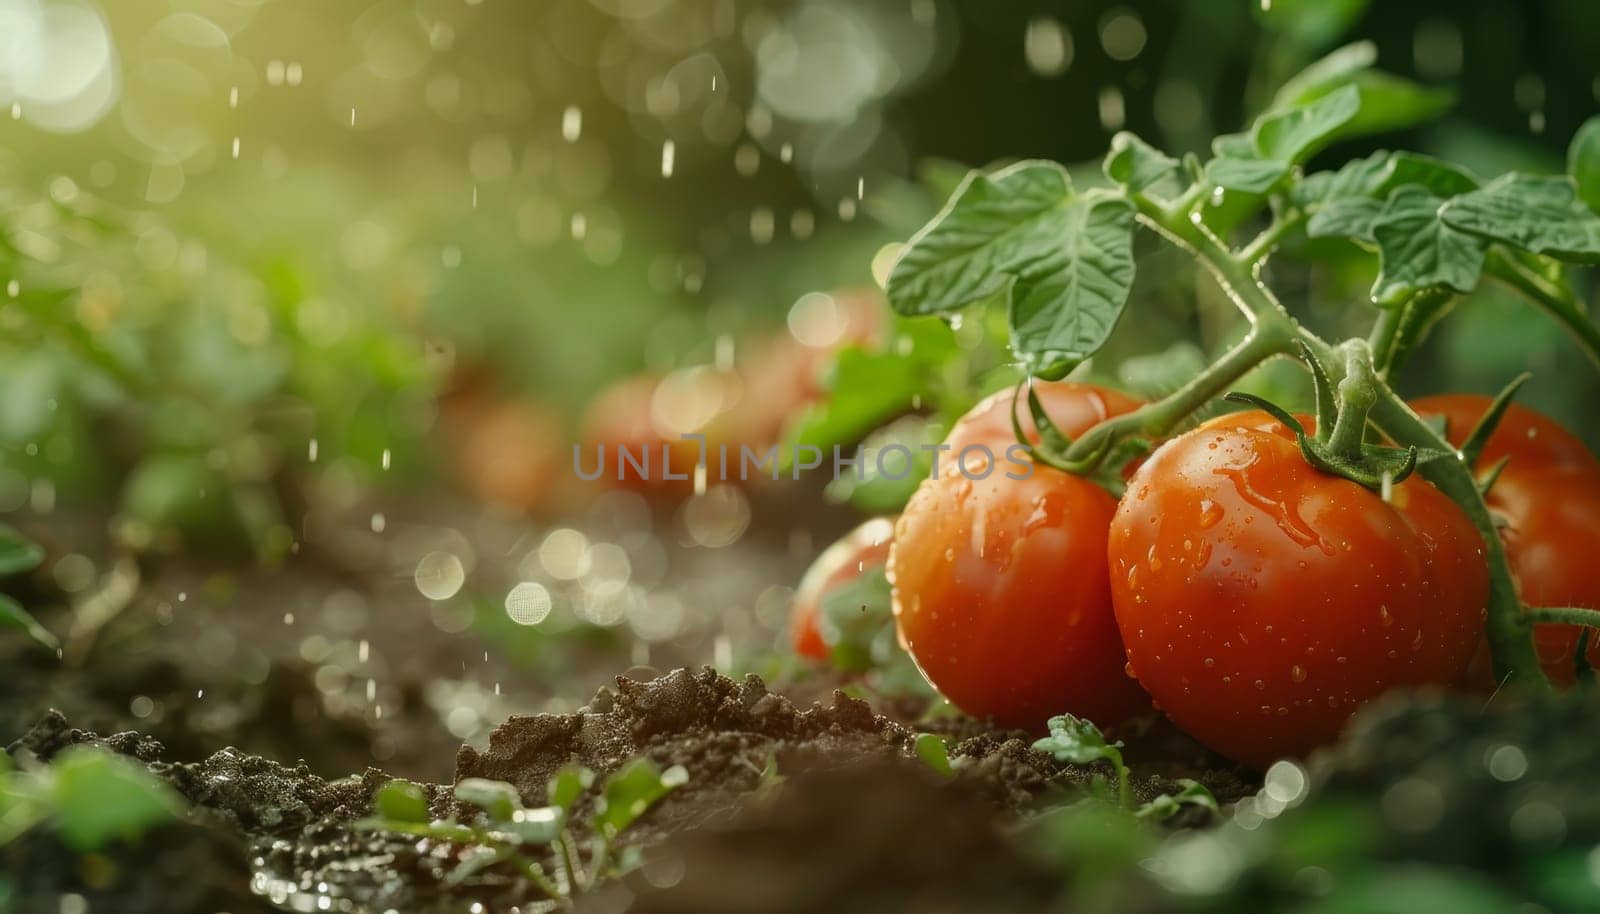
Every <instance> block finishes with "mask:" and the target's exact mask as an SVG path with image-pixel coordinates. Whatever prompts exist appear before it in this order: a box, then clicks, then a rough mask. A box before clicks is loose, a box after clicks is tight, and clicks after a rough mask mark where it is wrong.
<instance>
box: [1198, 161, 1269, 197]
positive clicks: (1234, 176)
mask: <svg viewBox="0 0 1600 914" xmlns="http://www.w3.org/2000/svg"><path fill="white" fill-rule="evenodd" d="M1288 173H1289V165H1288V163H1286V162H1276V161H1273V160H1271V159H1258V158H1254V157H1251V158H1248V159H1241V158H1233V157H1231V156H1228V157H1224V158H1220V159H1212V160H1211V161H1209V162H1207V163H1206V180H1208V181H1210V182H1211V183H1212V184H1215V185H1217V186H1218V187H1222V188H1225V189H1227V190H1234V191H1243V192H1245V193H1251V194H1264V193H1266V192H1267V191H1270V190H1272V188H1273V187H1275V186H1276V185H1277V183H1278V182H1279V181H1281V180H1283V176H1284V175H1286V174H1288Z"/></svg>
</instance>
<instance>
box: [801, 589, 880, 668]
mask: <svg viewBox="0 0 1600 914" xmlns="http://www.w3.org/2000/svg"><path fill="white" fill-rule="evenodd" d="M890 604H891V594H890V589H889V579H888V576H887V575H886V574H885V572H884V569H883V568H882V567H881V566H880V567H877V568H868V569H866V570H865V571H863V572H861V574H859V575H857V576H856V577H855V578H854V579H853V580H851V581H849V582H847V583H845V584H842V585H840V586H838V587H836V588H834V589H833V590H831V591H829V592H828V593H827V594H826V595H824V596H823V598H822V610H821V612H820V613H818V617H817V630H818V631H819V632H821V634H822V641H823V643H824V644H826V645H828V651H829V656H830V658H831V659H832V661H833V665H834V666H836V667H838V668H840V669H843V670H851V671H859V670H867V669H871V668H872V667H874V666H876V665H877V662H878V659H879V658H878V657H877V653H878V644H879V642H880V640H881V638H882V635H883V632H884V631H885V630H886V629H888V628H892V627H893V626H894V616H893V614H892V612H891V609H890Z"/></svg>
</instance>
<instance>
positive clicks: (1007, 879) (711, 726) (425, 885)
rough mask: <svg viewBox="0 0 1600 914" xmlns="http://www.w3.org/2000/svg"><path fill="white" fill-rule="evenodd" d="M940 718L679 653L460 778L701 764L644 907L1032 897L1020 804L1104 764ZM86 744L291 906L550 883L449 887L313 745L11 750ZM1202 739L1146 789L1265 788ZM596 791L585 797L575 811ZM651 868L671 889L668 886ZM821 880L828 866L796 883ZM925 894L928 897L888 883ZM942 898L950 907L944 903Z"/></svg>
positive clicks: (1004, 903) (436, 848) (664, 825)
mask: <svg viewBox="0 0 1600 914" xmlns="http://www.w3.org/2000/svg"><path fill="white" fill-rule="evenodd" d="M941 726H942V727H943V728H944V729H947V730H949V731H952V732H968V733H971V732H977V733H978V734H979V735H973V736H968V737H967V738H964V739H961V740H960V741H959V742H957V743H956V744H955V745H954V747H953V748H952V750H951V753H950V755H951V760H952V763H953V765H954V767H955V775H954V777H953V778H950V779H948V780H946V779H943V778H941V777H939V776H937V775H936V774H935V773H934V772H932V771H931V770H930V769H929V768H927V767H926V766H925V765H923V764H922V763H921V762H919V761H917V760H916V758H915V754H914V751H913V748H912V747H913V743H914V741H915V737H916V735H917V730H916V729H914V728H912V727H911V726H908V725H907V724H904V723H901V722H897V721H895V720H891V719H890V718H887V717H884V716H882V715H878V714H875V713H874V712H873V711H872V708H871V707H870V706H869V705H868V704H867V703H866V702H864V701H860V700H857V699H853V698H850V697H848V696H846V695H845V694H844V693H842V692H835V694H834V696H833V700H832V702H831V703H829V704H813V705H812V706H810V707H808V708H798V707H796V706H795V705H794V704H793V703H792V702H790V701H789V700H788V699H787V698H785V697H783V696H782V695H779V694H776V693H774V692H772V691H769V690H768V688H767V687H766V685H765V684H764V683H763V682H762V681H761V680H760V679H759V678H758V677H755V676H747V677H745V679H744V680H743V681H740V682H735V681H734V680H731V679H729V678H727V677H725V676H721V675H719V674H718V673H716V672H715V671H713V670H710V669H703V670H700V671H697V672H691V671H689V670H683V669H680V670H676V671H673V672H671V673H668V674H666V675H664V676H660V677H658V678H656V679H654V680H651V681H647V682H639V681H634V680H629V679H621V678H619V679H618V680H617V684H616V687H615V688H614V689H610V688H608V689H602V690H601V691H600V692H599V693H598V694H597V695H596V696H595V697H594V699H593V700H592V701H591V702H590V704H589V705H588V706H586V707H585V708H583V709H581V710H579V711H578V712H576V713H573V714H563V715H557V714H541V715H534V716H518V717H512V718H511V719H509V720H508V721H506V722H505V723H504V724H502V725H501V726H500V727H499V728H498V729H496V730H495V731H494V732H493V733H492V734H491V736H490V739H489V744H488V746H487V748H485V749H483V750H478V749H474V748H472V747H471V746H464V747H462V748H461V750H460V752H459V753H458V756H457V760H456V779H457V780H458V781H459V780H460V779H461V778H465V777H480V778H490V779H494V780H502V781H507V782H509V783H511V784H513V785H515V786H516V787H517V788H518V790H519V791H520V792H521V793H522V794H523V796H524V799H525V801H526V802H527V803H528V804H529V805H543V803H544V802H545V799H544V797H545V794H546V784H547V782H548V780H549V778H550V777H551V775H552V774H554V773H555V772H556V771H557V770H558V769H560V768H561V767H562V766H565V765H568V764H572V763H578V764H582V765H584V766H586V767H588V768H590V769H592V770H593V771H595V772H596V774H597V775H599V776H600V778H599V779H598V780H603V778H604V776H605V775H606V774H609V773H611V772H613V771H615V770H616V769H618V768H619V767H621V766H622V765H623V764H624V763H626V762H628V761H629V760H631V759H634V758H637V757H645V758H649V759H651V760H652V761H654V762H655V763H657V764H658V765H660V766H662V767H667V766H672V765H682V766H683V767H684V768H685V769H686V770H687V771H688V773H689V779H688V782H687V783H686V784H685V785H684V786H682V787H681V788H679V789H678V790H676V791H674V792H672V793H671V794H669V795H668V796H667V797H666V799H664V800H663V801H662V802H661V803H660V804H658V806H657V807H656V808H654V809H652V810H651V811H650V812H649V813H648V814H647V815H646V816H645V817H644V818H643V819H641V820H640V822H639V823H638V824H637V825H635V827H633V828H632V829H630V830H629V832H628V833H627V834H626V836H625V837H626V839H627V841H628V842H629V843H636V844H645V845H660V844H661V843H662V842H664V841H668V840H669V839H674V840H672V843H671V844H669V845H668V846H667V848H666V850H665V852H664V853H665V854H666V856H665V857H663V858H661V859H660V860H657V859H656V858H655V856H654V853H655V851H654V850H652V853H651V855H649V856H647V859H648V860H651V861H653V862H652V863H651V864H650V865H649V866H647V867H646V869H645V870H644V871H643V876H642V877H641V878H643V879H644V880H645V881H644V882H643V883H639V882H638V880H635V883H636V885H634V886H632V887H630V886H618V887H617V888H615V889H614V890H613V891H612V893H611V894H607V895H603V896H601V897H600V898H598V899H595V902H596V903H599V902H603V901H605V900H606V899H607V898H609V899H610V900H611V901H619V900H621V899H619V898H618V897H616V893H618V892H625V893H628V894H629V896H630V897H631V896H632V894H633V893H634V892H635V891H636V890H637V891H640V892H644V894H643V895H642V896H641V898H640V900H639V903H640V904H641V905H644V906H645V907H644V908H643V909H644V910H660V911H680V910H681V911H690V910H694V911H706V912H714V911H723V910H726V911H767V910H772V911H812V910H816V911H824V910H826V911H855V910H860V911H877V910H888V909H897V910H917V911H922V910H928V911H944V910H951V911H955V910H962V911H985V910H997V911H998V910H1027V909H1029V907H1030V906H1031V904H1032V902H1035V901H1038V900H1040V899H1041V898H1042V897H1043V896H1042V895H1041V894H1040V893H1042V892H1044V890H1045V888H1046V887H1047V880H1045V879H1044V877H1043V875H1042V874H1040V873H1038V872H1036V871H1035V869H1034V868H1033V865H1032V864H1031V863H1029V862H1028V861H1027V860H1025V859H1024V858H1023V857H1021V856H1019V855H1018V854H1017V853H1016V852H1015V851H1014V850H1013V849H1012V848H1011V846H1010V845H1009V844H1008V843H1007V842H1006V841H1005V840H1004V839H1003V837H1002V834H1001V830H1002V829H1003V827H1004V824H1005V822H1006V820H1007V818H1008V816H1010V815H1011V814H1012V813H1015V812H1019V811H1022V810H1025V809H1027V808H1029V807H1030V806H1032V805H1034V804H1035V803H1036V802H1037V801H1038V799H1039V798H1040V797H1041V796H1042V795H1044V794H1046V793H1049V792H1054V791H1070V790H1072V789H1074V788H1076V787H1081V786H1083V785H1084V784H1086V783H1087V782H1088V781H1089V780H1090V779H1091V778H1093V777H1095V776H1096V773H1097V772H1096V771H1095V770H1093V769H1088V768H1084V767H1082V766H1074V765H1068V764H1063V763H1059V762H1056V761H1055V760H1054V759H1053V758H1051V757H1049V756H1047V755H1045V754H1043V753H1038V752H1034V751H1033V750H1032V749H1031V748H1030V743H1031V738H1029V737H1027V736H1026V735H1025V734H1018V733H986V732H982V728H981V726H978V725H975V724H973V723H971V722H966V723H959V722H950V721H946V722H944V723H942V724H941ZM1157 734H1158V735H1159V734H1160V731H1157ZM1147 735H1149V734H1147ZM1163 738H1165V739H1171V736H1170V734H1166V735H1165V736H1164V737H1163ZM1151 742H1152V744H1156V743H1157V742H1158V741H1157V740H1156V739H1152V740H1151ZM78 743H93V744H96V745H100V746H102V747H104V748H107V749H110V750H112V751H116V752H119V753H122V754H125V755H129V756H132V757H134V758H137V759H139V760H140V761H143V762H144V763H146V764H147V765H148V766H149V767H150V769H151V770H152V771H153V772H155V773H156V774H158V775H159V776H161V777H164V778H165V779H167V780H168V781H170V782H171V783H172V784H173V785H174V786H175V787H176V788H177V789H178V791H179V792H180V793H182V794H183V795H184V796H185V797H186V798H187V799H188V800H189V802H190V803H192V804H193V805H194V807H195V809H196V819H197V821H199V822H201V823H203V824H205V825H207V826H208V827H209V828H210V829H211V830H212V831H214V832H215V833H217V834H220V835H224V836H227V839H228V840H232V841H236V842H237V843H238V845H239V846H240V847H248V848H249V851H248V856H249V859H250V862H251V868H252V870H253V873H252V878H251V881H250V886H251V888H253V889H254V890H255V891H256V892H257V893H258V894H261V895H264V896H266V897H268V898H269V899H270V900H271V901H273V902H274V903H276V904H278V905H280V906H286V907H289V908H294V907H295V906H301V907H302V908H304V906H306V905H311V906H312V907H315V906H316V905H317V904H319V903H321V901H322V900H323V899H327V900H328V903H329V904H331V905H332V908H333V909H334V910H374V911H382V910H386V909H389V908H393V909H396V910H403V911H424V910H435V909H454V908H458V907H459V906H460V905H461V904H462V903H463V902H466V901H479V902H481V903H483V904H484V905H485V907H486V908H487V909H488V910H491V911H493V910H503V909H505V908H507V907H511V906H515V905H518V904H526V903H528V902H530V901H535V900H537V898H538V895H537V894H536V893H535V892H533V890H531V889H530V887H529V886H528V885H527V884H526V883H524V882H522V881H521V880H520V879H518V878H516V877H514V876H512V875H510V874H509V873H501V872H497V871H495V870H494V869H490V870H487V871H485V872H484V873H482V874H479V875H478V876H476V877H474V878H473V879H472V880H469V881H468V882H467V883H466V884H465V885H462V886H460V887H456V888H452V889H446V888H445V887H444V878H445V877H446V876H447V875H448V874H449V872H450V871H451V869H452V868H453V864H454V861H455V855H456V852H457V851H456V849H454V848H451V847H449V846H440V845H438V844H436V843H432V842H429V841H417V840H414V839H404V838H400V837H398V836H389V835H384V834H373V833H369V832H364V831H360V830H357V829H355V828H354V827H353V823H354V822H355V821H356V820H357V819H359V818H361V817H363V816H365V815H368V814H369V813H370V810H371V798H372V795H373V792H374V791H375V790H376V789H377V788H378V787H379V786H380V785H381V784H383V783H384V782H385V781H386V780H387V779H388V775H386V774H385V773H383V772H382V771H379V770H378V769H375V768H368V769H367V770H365V771H364V772H362V773H360V774H353V775H350V776H347V777H344V778H339V779H337V780H328V779H325V778H322V777H319V776H318V775H316V774H314V773H313V772H312V771H311V769H310V768H309V767H308V766H307V765H305V764H304V763H300V764H297V765H293V766H288V765H283V764H279V763H277V762H273V761H270V760H268V759H264V758H261V757H259V756H254V755H248V754H245V753H242V752H239V751H237V750H234V749H231V748H228V749H223V750H220V751H218V752H215V753H213V754H212V755H211V756H210V757H209V758H207V759H205V760H204V761H202V762H194V763H184V762H173V761H169V760H166V759H165V758H164V755H165V750H164V748H163V747H162V745H161V744H160V743H159V742H157V741H156V740H154V739H151V738H149V737H145V736H142V735H140V734H137V733H132V732H128V733H120V734H116V735H112V736H107V737H100V736H98V735H96V734H94V733H91V732H87V731H84V730H78V729H74V728H72V727H71V726H70V725H69V724H68V723H67V721H66V719H65V718H64V717H62V716H61V715H60V714H59V713H51V714H49V715H47V716H46V717H45V718H44V719H43V720H41V721H40V722H39V723H37V724H36V725H35V726H34V727H33V728H32V729H31V730H29V732H28V733H27V735H26V736H24V737H23V739H22V740H20V741H19V742H18V743H17V744H16V745H14V746H13V747H12V749H11V751H12V752H13V753H19V752H26V753H32V754H33V755H36V756H38V757H39V758H40V759H45V760H48V759H49V758H50V757H51V756H53V755H54V754H56V753H57V752H59V751H61V750H62V749H64V748H66V747H67V746H71V745H75V744H78ZM1175 745H1179V746H1183V744H1182V743H1181V742H1179V743H1176V744H1175ZM1193 751H1194V750H1193V747H1192V745H1189V746H1187V747H1185V748H1183V750H1182V751H1179V752H1177V753H1176V754H1173V753H1170V752H1169V754H1168V755H1167V756H1164V757H1165V758H1167V759H1169V761H1168V762H1167V763H1165V764H1163V765H1155V766H1149V771H1148V773H1147V772H1146V771H1144V770H1136V777H1135V783H1136V793H1137V794H1138V795H1139V796H1140V797H1141V798H1145V797H1148V796H1151V795H1154V794H1156V793H1160V792H1165V791H1168V790H1170V789H1172V784H1171V781H1170V780H1169V778H1170V777H1171V776H1172V775H1173V774H1177V773H1182V774H1185V775H1187V776H1194V777H1198V778H1200V779H1202V780H1204V781H1205V782H1206V783H1207V784H1208V785H1209V786H1210V787H1211V788H1212V789H1213V791H1214V792H1215V793H1216V794H1217V796H1218V798H1219V799H1220V800H1223V801H1224V802H1226V801H1228V800H1231V799H1234V798H1236V797H1238V796H1240V795H1242V794H1243V793H1244V792H1246V791H1247V790H1248V789H1249V788H1250V785H1249V784H1247V783H1246V781H1244V780H1243V779H1242V778H1241V777H1240V776H1239V774H1238V773H1237V772H1236V771H1234V770H1231V769H1227V768H1217V769H1202V768H1189V767H1184V766H1185V765H1187V764H1188V762H1186V761H1184V760H1183V758H1182V755H1183V752H1190V753H1192V752H1193ZM1173 759H1176V761H1173ZM771 766H775V768H776V775H774V774H773V772H772V769H771ZM426 789H427V791H428V795H429V800H430V807H431V808H432V811H433V813H434V814H435V815H437V816H446V815H450V814H452V813H455V812H459V810H457V809H456V808H455V801H454V800H453V798H452V797H451V791H450V788H449V786H448V785H428V786H427V787H426ZM592 802H593V797H592V796H591V797H586V798H585V799H584V800H582V801H580V804H579V809H580V811H582V810H583V809H585V808H587V807H588V806H590V805H591V804H592ZM657 849H659V848H657ZM674 860H678V861H681V864H682V865H681V866H678V864H675V863H674V862H673V861H674ZM236 862H237V861H236ZM662 867H665V868H666V870H667V877H670V875H671V871H672V870H673V868H674V867H677V871H678V873H679V877H678V878H667V877H664V876H662V875H661V874H662V872H663V871H662ZM243 871H244V868H243V866H237V867H236V874H237V873H242V872H243ZM684 874H687V875H684ZM652 878H654V879H655V882H657V883H661V884H670V885H671V888H669V889H666V890H663V891H659V892H658V891H653V890H651V881H650V880H651V879H652ZM818 879H823V880H825V881H826V884H814V885H812V887H811V889H810V890H809V891H799V890H797V889H796V888H795V886H796V885H797V884H800V883H804V882H806V881H807V880H810V881H812V882H815V881H816V880H818ZM237 882H238V879H237V878H235V879H234V880H233V888H234V889H235V890H238V889H240V886H239V885H238V884H237ZM919 887H921V888H919ZM963 887H964V888H963ZM647 890H650V891H647ZM924 897H925V898H926V902H925V903H924V902H923V901H916V902H915V906H907V904H900V905H898V906H895V905H893V904H891V901H892V900H893V899H902V900H907V901H908V903H909V902H910V901H915V900H916V899H921V898H924ZM939 899H943V900H944V901H947V902H949V903H950V904H953V905H955V906H953V907H952V906H948V905H947V906H944V907H940V906H937V905H936V904H935V901H936V900H939ZM940 903H941V904H942V903H944V902H940ZM985 905H988V906H987V907H986V906H985ZM126 909H127V910H129V911H136V910H176V909H162V908H140V907H139V906H137V905H131V906H129V907H127V908H126ZM304 909H308V910H309V909H312V908H304Z"/></svg>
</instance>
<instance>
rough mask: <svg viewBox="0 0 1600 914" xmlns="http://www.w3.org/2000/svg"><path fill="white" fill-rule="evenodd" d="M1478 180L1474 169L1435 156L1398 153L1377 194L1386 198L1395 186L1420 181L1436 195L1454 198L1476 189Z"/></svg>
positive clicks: (1391, 157)
mask: <svg viewBox="0 0 1600 914" xmlns="http://www.w3.org/2000/svg"><path fill="white" fill-rule="evenodd" d="M1479 183H1480V182H1479V181H1478V178H1477V176H1476V175H1474V174H1472V172H1470V171H1467V170H1466V169H1464V168H1460V167H1458V166H1456V165H1452V164H1450V163H1449V162H1445V161H1443V160H1440V159H1436V158H1434V157H1433V156H1428V155H1423V154H1422V153H1420V152H1396V153H1394V154H1392V155H1391V156H1390V157H1389V167H1388V171H1387V173H1386V174H1385V176H1384V179H1383V183H1382V184H1380V185H1378V189H1377V191H1376V193H1377V194H1378V196H1380V197H1386V196H1388V195H1389V194H1390V193H1392V192H1393V191H1394V190H1395V189H1396V188H1400V187H1404V186H1406V185H1407V184H1420V185H1421V186H1422V187H1423V188H1425V189H1426V190H1428V191H1429V192H1430V193H1432V194H1434V195H1435V196H1438V197H1454V196H1456V195H1457V194H1465V193H1470V192H1471V191H1474V190H1477V189H1478V185H1479Z"/></svg>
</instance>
